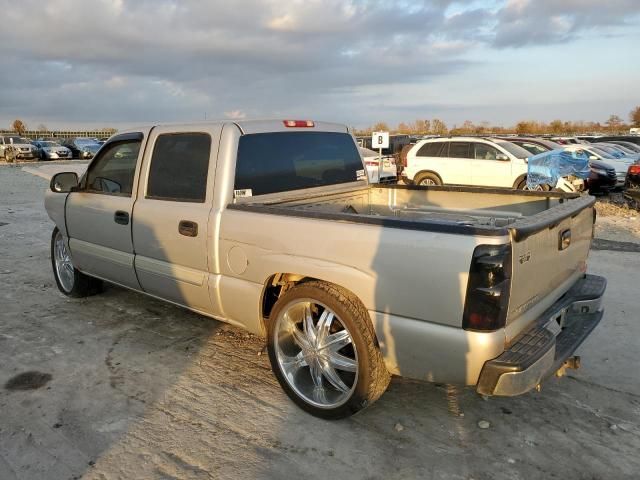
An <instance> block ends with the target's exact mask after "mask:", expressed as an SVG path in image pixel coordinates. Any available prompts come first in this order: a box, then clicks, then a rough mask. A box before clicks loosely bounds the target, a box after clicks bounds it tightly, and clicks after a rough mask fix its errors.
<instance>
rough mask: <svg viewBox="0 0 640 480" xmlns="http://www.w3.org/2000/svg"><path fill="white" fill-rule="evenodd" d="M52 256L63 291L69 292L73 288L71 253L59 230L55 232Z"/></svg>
mask: <svg viewBox="0 0 640 480" xmlns="http://www.w3.org/2000/svg"><path fill="white" fill-rule="evenodd" d="M53 257H54V262H55V265H56V275H57V276H58V280H59V281H60V285H62V288H63V289H64V291H65V292H70V291H71V290H73V281H74V273H73V263H71V255H70V254H69V250H68V249H67V245H66V243H65V241H64V238H62V234H61V233H60V232H58V233H57V235H56V239H55V241H54V243H53Z"/></svg>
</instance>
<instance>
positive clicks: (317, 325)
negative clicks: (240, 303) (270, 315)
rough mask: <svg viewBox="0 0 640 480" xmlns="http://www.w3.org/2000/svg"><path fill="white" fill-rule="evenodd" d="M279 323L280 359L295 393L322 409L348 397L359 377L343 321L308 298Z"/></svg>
mask: <svg viewBox="0 0 640 480" xmlns="http://www.w3.org/2000/svg"><path fill="white" fill-rule="evenodd" d="M276 322H277V323H276V326H275V333H274V335H275V338H274V346H275V354H276V360H277V363H278V367H279V369H280V371H281V372H282V374H283V376H284V378H285V381H286V382H287V383H288V384H289V386H290V387H291V388H292V389H293V390H294V391H295V393H296V394H297V395H298V396H299V397H300V398H302V399H303V400H304V401H306V402H308V403H309V404H311V405H313V406H315V407H319V408H326V409H329V408H335V407H338V406H340V405H342V404H344V403H345V402H347V401H348V400H349V398H350V397H351V395H352V394H353V392H354V390H355V388H356V384H357V382H358V352H357V351H356V347H355V344H354V342H353V338H352V337H351V333H349V330H348V329H347V327H346V326H345V324H343V323H342V322H341V321H340V319H339V318H338V317H337V316H336V314H335V313H334V312H333V311H331V310H330V309H329V308H328V307H327V306H326V305H323V304H321V303H318V302H316V301H314V300H312V299H306V298H305V299H298V300H295V301H293V302H291V303H290V304H289V305H287V306H286V307H285V308H283V309H282V311H281V312H280V314H279V315H278V317H277V319H276Z"/></svg>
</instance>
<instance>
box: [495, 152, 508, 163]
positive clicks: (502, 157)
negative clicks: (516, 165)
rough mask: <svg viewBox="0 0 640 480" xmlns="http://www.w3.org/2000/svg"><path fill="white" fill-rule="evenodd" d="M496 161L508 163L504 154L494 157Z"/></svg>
mask: <svg viewBox="0 0 640 480" xmlns="http://www.w3.org/2000/svg"><path fill="white" fill-rule="evenodd" d="M496 160H502V161H503V162H504V161H508V160H509V157H508V156H507V155H505V154H504V153H499V154H497V155H496Z"/></svg>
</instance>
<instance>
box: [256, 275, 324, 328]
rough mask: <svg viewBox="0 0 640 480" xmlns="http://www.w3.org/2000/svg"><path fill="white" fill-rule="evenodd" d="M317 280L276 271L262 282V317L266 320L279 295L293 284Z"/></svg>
mask: <svg viewBox="0 0 640 480" xmlns="http://www.w3.org/2000/svg"><path fill="white" fill-rule="evenodd" d="M309 280H317V279H316V278H311V277H305V276H303V275H297V274H294V273H276V274H275V275H271V276H270V277H269V278H268V279H267V281H266V282H265V284H264V289H263V291H262V302H261V306H262V319H263V321H264V322H266V321H267V320H268V319H269V316H270V315H271V310H273V306H274V305H275V304H276V302H277V301H278V299H279V298H280V296H281V295H282V294H283V293H284V292H286V291H287V290H288V289H289V288H291V287H293V286H294V285H298V284H300V283H303V282H305V281H309Z"/></svg>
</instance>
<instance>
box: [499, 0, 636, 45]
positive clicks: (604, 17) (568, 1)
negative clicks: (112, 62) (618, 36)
mask: <svg viewBox="0 0 640 480" xmlns="http://www.w3.org/2000/svg"><path fill="white" fill-rule="evenodd" d="M638 14H639V12H638V2H637V0H614V1H611V0H610V1H607V2H602V1H601V0H562V1H559V0H508V1H507V3H506V4H505V5H504V7H503V8H501V9H499V10H498V11H497V12H496V14H495V19H496V24H495V29H494V39H493V41H492V44H493V45H494V46H496V47H522V46H525V45H547V44H554V43H563V42H568V41H570V40H573V39H575V38H576V37H578V36H579V35H580V34H583V33H587V32H588V33H592V34H596V35H598V34H599V33H602V31H603V30H604V29H605V28H607V27H614V26H625V25H627V26H630V25H633V23H634V21H635V20H636V19H637V18H638Z"/></svg>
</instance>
